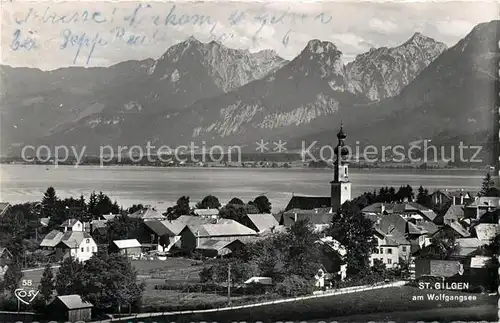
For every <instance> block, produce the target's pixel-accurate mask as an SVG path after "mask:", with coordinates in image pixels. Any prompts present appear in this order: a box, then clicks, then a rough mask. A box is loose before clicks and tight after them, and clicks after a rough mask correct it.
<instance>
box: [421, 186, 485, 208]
mask: <svg viewBox="0 0 500 323" xmlns="http://www.w3.org/2000/svg"><path fill="white" fill-rule="evenodd" d="M476 195H477V193H476V192H470V191H464V190H463V189H460V190H448V189H444V190H437V191H434V192H433V193H432V194H431V203H432V206H433V207H440V206H443V205H446V204H448V203H450V204H451V205H465V204H468V203H471V202H472V201H473V200H474V198H475V197H476Z"/></svg>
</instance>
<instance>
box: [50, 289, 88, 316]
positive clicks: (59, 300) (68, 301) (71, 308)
mask: <svg viewBox="0 0 500 323" xmlns="http://www.w3.org/2000/svg"><path fill="white" fill-rule="evenodd" d="M92 307H93V305H92V304H91V303H89V302H84V301H83V300H82V298H81V297H80V295H62V296H57V297H56V298H55V299H54V300H53V301H52V302H51V303H50V304H49V310H50V313H52V314H51V318H55V319H59V320H63V321H70V322H88V321H90V319H91V318H92Z"/></svg>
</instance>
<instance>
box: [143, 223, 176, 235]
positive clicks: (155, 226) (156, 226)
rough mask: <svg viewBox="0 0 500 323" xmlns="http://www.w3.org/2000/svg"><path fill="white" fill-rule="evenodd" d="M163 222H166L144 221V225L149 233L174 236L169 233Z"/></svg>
mask: <svg viewBox="0 0 500 323" xmlns="http://www.w3.org/2000/svg"><path fill="white" fill-rule="evenodd" d="M164 222H168V221H158V220H150V221H144V225H145V226H147V227H148V228H149V229H151V231H153V232H154V233H156V235H158V236H160V237H161V236H175V235H176V234H174V233H173V232H172V231H170V230H169V229H168V228H167V226H166V225H165V224H164Z"/></svg>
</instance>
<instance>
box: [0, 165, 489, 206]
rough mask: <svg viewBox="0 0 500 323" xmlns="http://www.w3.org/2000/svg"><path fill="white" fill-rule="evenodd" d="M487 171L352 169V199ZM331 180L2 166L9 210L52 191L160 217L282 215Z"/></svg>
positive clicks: (296, 174)
mask: <svg viewBox="0 0 500 323" xmlns="http://www.w3.org/2000/svg"><path fill="white" fill-rule="evenodd" d="M484 175H485V171H478V170H459V169H445V170H414V169H351V170H350V174H349V176H350V179H351V182H352V196H353V197H355V196H358V195H360V194H362V193H363V192H366V191H373V190H374V189H379V188H380V187H382V186H394V187H395V188H396V189H397V188H398V187H399V186H401V185H406V184H410V185H411V186H412V187H413V188H414V190H415V191H416V190H417V188H418V187H419V186H420V185H423V186H424V187H425V188H428V189H429V191H433V190H435V189H438V188H441V189H456V188H463V189H465V190H472V191H477V190H479V188H480V187H481V181H482V178H483V177H484ZM332 178H333V172H332V170H331V169H304V168H291V169H285V168H260V169H255V168H215V167H214V168H194V167H193V168H170V167H169V168H166V167H143V166H106V167H99V166H78V167H77V168H75V167H73V166H58V167H54V166H49V167H47V166H42V165H13V164H2V165H0V183H1V184H0V200H1V201H7V202H10V203H11V204H13V203H21V202H26V201H39V200H41V198H42V196H43V192H44V191H45V190H46V189H47V187H49V186H53V187H54V188H55V189H56V192H57V194H58V196H60V197H69V196H74V197H78V196H80V194H83V195H84V196H85V197H88V196H89V194H90V193H91V192H92V191H93V190H95V191H96V192H99V191H102V192H103V193H105V194H107V195H109V196H110V197H111V198H112V199H113V200H115V199H116V200H117V201H118V203H119V204H120V205H122V206H124V207H128V206H130V205H132V204H137V203H142V204H150V205H153V206H156V207H157V209H158V210H159V211H164V210H166V208H167V207H169V206H171V205H172V204H174V203H175V201H176V200H177V198H179V197H180V196H182V195H187V196H190V198H191V201H193V202H197V201H199V200H201V199H202V198H203V197H205V196H206V195H208V194H212V195H215V196H217V197H218V198H219V200H220V201H221V203H226V202H228V201H229V200H230V199H231V198H233V197H239V198H241V199H242V200H243V201H245V202H246V201H249V200H251V199H254V198H255V197H256V196H258V195H261V194H265V195H266V196H267V197H268V198H269V199H270V201H271V203H272V206H273V211H274V212H277V211H279V210H281V209H283V208H284V207H285V206H286V205H287V203H288V201H289V200H290V198H291V196H292V194H296V195H318V196H329V195H330V184H329V182H330V181H331V180H332Z"/></svg>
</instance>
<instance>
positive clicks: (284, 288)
mask: <svg viewBox="0 0 500 323" xmlns="http://www.w3.org/2000/svg"><path fill="white" fill-rule="evenodd" d="M312 291H313V286H312V283H311V282H310V281H308V280H307V279H305V278H302V277H300V276H297V275H290V276H287V277H285V278H284V279H283V281H282V282H280V283H278V284H277V285H276V287H275V292H276V293H278V294H279V295H281V296H285V297H297V296H301V295H306V294H311V293H312Z"/></svg>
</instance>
